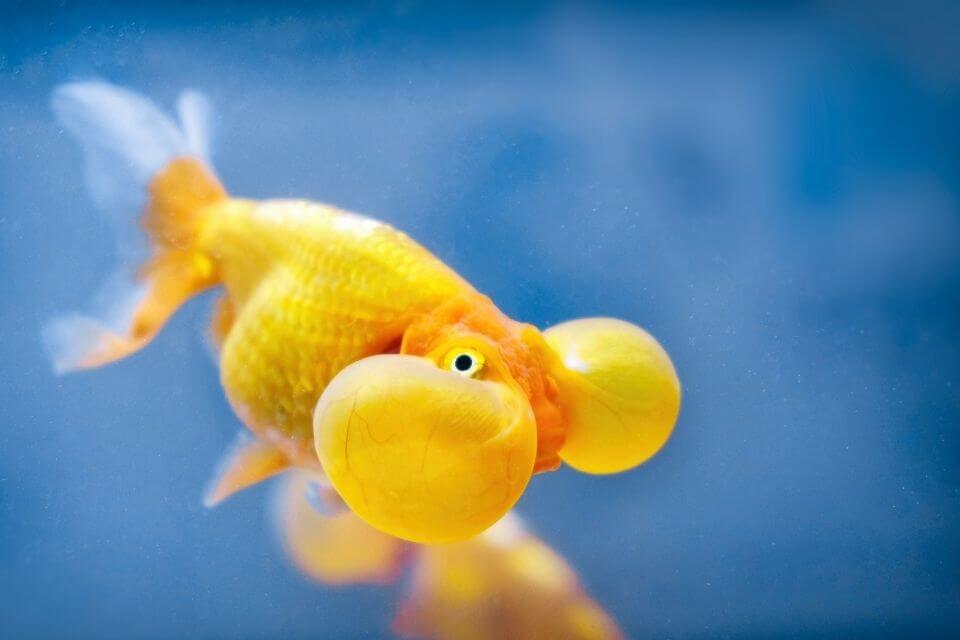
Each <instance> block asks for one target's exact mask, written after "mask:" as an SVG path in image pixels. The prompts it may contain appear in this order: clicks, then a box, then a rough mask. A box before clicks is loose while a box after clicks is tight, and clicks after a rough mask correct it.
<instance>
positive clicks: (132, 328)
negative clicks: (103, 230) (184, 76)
mask: <svg viewBox="0 0 960 640" xmlns="http://www.w3.org/2000/svg"><path fill="white" fill-rule="evenodd" d="M51 104H52V107H53V111H54V114H55V115H56V117H57V120H58V122H59V123H60V124H61V125H62V126H63V128H64V129H65V130H66V131H67V132H69V133H70V134H71V135H72V136H73V137H75V138H76V139H77V140H78V141H79V142H80V144H81V146H82V148H83V153H84V162H85V166H86V182H87V186H88V188H89V190H90V193H91V196H92V197H93V199H94V201H95V202H96V204H97V205H98V207H99V208H100V209H101V210H102V211H103V213H104V214H105V215H106V216H107V217H108V218H109V219H110V220H111V222H113V226H114V228H115V230H116V233H117V253H118V257H119V261H120V266H119V268H118V269H117V270H116V272H115V273H114V275H113V276H112V277H110V278H109V279H108V281H107V284H106V285H105V286H104V287H102V288H101V291H100V293H99V294H98V295H97V296H95V298H94V300H95V302H94V304H93V305H92V306H93V307H94V309H93V311H92V313H91V314H89V315H87V314H69V315H64V316H61V317H57V318H54V319H53V320H52V321H51V322H49V323H48V324H47V325H46V326H45V327H44V329H43V337H44V342H45V344H46V347H47V350H48V352H49V355H50V358H51V360H52V362H53V367H54V369H55V370H56V371H57V372H58V373H63V372H67V371H72V370H75V369H86V368H91V367H97V366H100V365H104V364H107V363H110V362H114V361H116V360H119V359H121V358H123V357H125V356H127V355H130V354H131V353H133V352H135V351H137V350H138V349H140V348H141V347H143V346H144V345H146V344H147V343H148V342H149V341H150V340H151V339H152V338H153V337H154V336H155V335H156V334H157V332H159V330H160V329H161V328H162V327H163V325H164V324H165V323H166V321H167V320H168V319H169V318H170V316H172V315H173V313H174V312H175V311H176V310H177V309H178V308H179V307H180V306H181V305H182V304H183V303H184V302H186V300H187V299H189V298H190V297H192V296H193V295H195V294H197V293H199V292H200V291H202V290H203V289H205V288H207V287H210V286H213V285H214V284H216V282H217V276H216V273H215V265H214V264H213V262H212V260H211V259H210V258H209V257H208V256H206V255H204V254H203V253H202V252H201V251H199V250H198V249H197V248H196V247H195V246H194V245H195V242H194V241H195V238H196V236H197V234H198V232H199V231H200V229H201V228H202V226H203V221H204V219H205V215H206V214H207V213H208V211H209V205H211V204H213V203H215V202H217V201H220V200H223V199H224V198H226V197H227V195H226V192H225V191H224V190H223V187H221V186H220V183H219V182H218V181H217V179H216V178H215V177H214V175H213V174H212V173H211V172H210V171H209V170H208V169H207V166H208V157H209V153H208V149H207V144H208V139H209V135H208V133H207V131H208V127H207V124H206V123H207V120H208V115H209V106H208V103H207V101H206V99H205V98H204V97H203V96H202V95H201V94H199V93H197V92H193V91H187V92H184V93H182V94H181V95H180V98H179V100H178V103H177V113H178V120H179V121H177V120H174V119H173V118H171V117H170V116H169V115H167V114H166V113H164V112H163V111H162V110H160V109H159V108H158V107H157V105H155V104H154V103H153V102H151V101H150V100H149V99H147V98H145V97H143V96H141V95H138V94H136V93H133V92H131V91H128V90H126V89H122V88H120V87H116V86H114V85H110V84H107V83H104V82H73V83H69V84H64V85H61V86H59V87H58V88H57V89H56V90H55V91H54V92H53V96H52V99H51ZM139 212H143V214H144V215H143V218H142V220H141V222H142V224H141V225H137V224H136V223H137V221H138V219H139V218H138V216H137V213H139ZM144 231H146V234H144V233H143V232H144ZM144 240H146V242H144ZM144 245H147V246H146V247H144ZM144 249H145V250H144Z"/></svg>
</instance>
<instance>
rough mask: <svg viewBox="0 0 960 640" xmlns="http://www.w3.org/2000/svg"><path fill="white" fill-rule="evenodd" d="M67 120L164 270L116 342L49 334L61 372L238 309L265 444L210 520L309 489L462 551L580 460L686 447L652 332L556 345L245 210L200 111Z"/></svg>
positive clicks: (340, 242) (147, 109) (599, 324)
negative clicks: (209, 304)
mask: <svg viewBox="0 0 960 640" xmlns="http://www.w3.org/2000/svg"><path fill="white" fill-rule="evenodd" d="M54 108H55V111H56V112H57V113H58V115H59V117H60V120H61V122H62V123H63V125H64V126H65V128H66V129H68V130H69V131H71V132H72V133H74V134H75V135H76V136H77V137H79V138H80V139H81V141H82V142H84V144H85V148H86V150H87V154H88V157H89V158H90V159H91V160H93V161H94V162H92V163H91V166H93V167H103V166H110V165H111V163H112V164H113V165H114V166H116V167H124V168H125V171H126V172H127V173H128V174H130V175H132V176H134V177H135V178H136V180H139V181H140V182H141V183H146V186H147V195H148V197H147V203H146V208H145V213H144V216H143V221H142V227H143V229H144V230H145V231H146V234H147V236H148V238H149V240H150V244H151V248H152V256H151V257H150V259H149V260H148V261H147V262H146V263H145V265H143V266H142V267H141V269H140V270H139V273H138V278H139V280H140V282H141V283H142V291H141V293H140V295H139V296H138V297H137V299H136V300H135V302H134V303H133V304H132V305H130V306H129V307H128V309H129V312H128V313H127V314H126V315H124V316H122V317H120V318H117V319H115V320H114V322H113V327H107V326H104V324H103V323H97V322H95V321H92V320H90V319H88V318H78V317H71V318H68V319H66V320H61V321H59V322H57V323H55V324H54V325H53V327H52V329H51V330H50V331H48V337H49V338H51V339H52V343H53V345H54V347H53V352H54V356H55V359H56V361H57V363H58V366H59V368H60V369H63V370H68V369H75V368H89V367H95V366H99V365H103V364H107V363H109V362H113V361H115V360H118V359H120V358H123V357H125V356H127V355H130V354H131V353H133V352H135V351H136V350H138V349H140V348H141V347H143V346H145V345H146V344H148V343H149V341H150V340H151V339H152V338H153V336H155V335H156V334H157V332H158V331H159V330H160V329H161V328H162V326H163V325H164V323H165V322H166V321H167V320H168V319H169V318H170V317H171V316H172V315H173V314H174V313H175V312H176V310H177V309H178V308H179V307H180V306H181V305H182V304H183V303H184V302H185V301H186V300H188V299H189V298H190V297H192V296H194V295H195V294H197V293H199V292H201V291H203V290H206V289H208V288H211V287H220V288H221V289H222V291H223V296H222V297H221V298H220V299H219V302H218V304H217V308H216V312H215V314H214V319H213V323H212V333H213V335H214V337H215V340H216V341H217V343H218V344H219V346H220V376H221V382H222V385H223V388H224V390H225V392H226V395H227V398H228V400H229V402H230V404H231V406H232V407H233V409H234V411H235V413H236V414H237V416H238V417H239V418H240V420H241V421H242V422H243V423H244V424H245V425H246V426H247V427H248V428H249V430H250V431H252V433H253V434H254V435H255V436H256V439H255V440H254V441H253V442H252V443H251V444H249V445H247V446H244V447H241V448H239V449H238V450H237V451H236V452H235V453H234V454H233V455H232V457H231V458H230V459H229V460H228V461H227V464H226V465H225V466H224V468H223V470H222V472H221V474H220V475H219V477H218V479H217V481H216V483H215V484H214V485H213V488H212V489H211V491H210V493H209V494H208V503H210V504H213V503H216V502H218V501H219V500H222V499H223V498H225V497H226V496H228V495H230V494H231V493H233V492H235V491H237V490H239V489H241V488H243V487H245V486H249V485H251V484H253V483H256V482H258V481H260V480H262V479H264V478H266V477H268V476H270V475H273V474H275V473H278V472H280V471H283V470H285V469H288V468H290V467H303V468H308V469H313V470H315V471H318V470H322V472H323V473H325V475H326V477H327V478H328V479H329V481H330V482H331V483H332V485H333V486H334V487H335V489H336V490H337V492H338V493H339V494H340V495H341V496H342V498H343V499H344V501H345V502H346V503H347V505H349V507H350V508H351V509H352V510H353V511H354V512H356V514H357V515H359V516H360V517H361V518H363V519H364V520H366V521H367V522H368V523H370V524H372V525H374V526H375V527H378V528H380V529H381V530H383V531H386V532H388V533H390V534H393V535H396V536H398V537H401V538H405V539H408V540H413V541H419V542H441V541H452V540H461V539H465V538H469V537H471V536H473V535H475V534H477V533H479V532H480V531H483V530H484V529H486V528H487V527H489V526H490V525H491V524H493V523H494V522H496V521H497V520H498V519H499V518H500V517H502V516H503V515H504V514H505V513H506V512H507V511H509V509H510V508H511V507H512V506H513V505H514V503H515V502H516V501H517V499H519V497H520V495H521V494H522V493H523V491H524V489H525V487H526V485H527V483H528V481H529V480H530V478H531V476H532V475H533V474H534V473H535V472H540V471H547V470H550V469H554V468H556V467H557V466H559V464H560V462H561V460H563V461H566V462H567V463H569V464H570V465H571V466H573V467H575V468H578V469H581V470H583V471H587V472H591V473H610V472H614V471H621V470H624V469H628V468H630V467H633V466H635V465H637V464H639V463H640V462H642V461H644V460H645V459H647V458H649V457H650V456H651V455H653V454H654V453H655V452H656V451H657V450H658V449H659V448H660V447H661V446H662V445H663V443H664V442H665V441H666V439H667V437H668V436H669V434H670V431H671V430H672V428H673V424H674V422H675V420H676V417H677V413H678V411H679V401H680V390H679V383H678V381H677V378H676V374H675V373H674V370H673V367H672V364H671V363H670V360H669V358H668V357H667V355H666V353H665V352H664V351H663V350H662V349H661V348H660V346H659V345H658V344H657V343H656V341H655V340H654V339H653V338H652V337H650V336H649V335H648V334H647V333H645V332H644V331H643V330H641V329H639V328H638V327H636V326H634V325H631V324H629V323H626V322H622V321H615V320H609V319H590V320H579V321H574V322H570V323H565V324H563V325H560V326H558V327H555V328H553V329H549V330H547V331H545V332H540V331H539V330H538V329H536V328H535V327H533V326H531V325H528V324H523V323H519V322H516V321H514V320H512V319H510V318H508V317H507V316H506V315H505V314H503V313H502V312H501V311H500V310H499V309H497V307H496V306H495V305H494V304H493V302H492V301H491V300H489V298H487V297H485V296H483V295H482V294H481V293H479V292H478V291H476V290H475V289H474V288H473V287H472V286H471V285H470V284H469V283H467V282H466V281H465V280H464V279H463V278H461V277H460V276H459V275H457V274H456V273H455V272H454V271H453V270H451V269H450V268H449V267H447V266H446V265H445V264H443V263H442V262H441V261H440V260H439V259H438V258H436V257H435V256H434V255H432V254H431V253H430V252H429V251H427V250H426V249H425V248H423V247H422V246H420V245H419V244H417V243H416V242H415V241H413V240H412V239H410V238H409V237H408V236H406V235H405V234H403V233H402V232H400V231H398V230H396V229H394V228H392V227H390V226H389V225H386V224H383V223H381V222H377V221H375V220H372V219H369V218H366V217H363V216H360V215H356V214H353V213H348V212H345V211H341V210H339V209H336V208H334V207H331V206H326V205H321V204H315V203H311V202H306V201H300V200H268V201H253V200H247V199H241V198H234V197H231V196H229V195H228V194H227V192H226V191H225V190H224V189H223V187H222V186H221V185H220V183H219V182H218V181H217V179H216V178H215V177H214V175H213V174H212V173H211V172H210V170H209V168H208V167H209V165H208V163H207V162H206V157H207V154H206V151H205V149H204V148H203V142H204V141H205V138H206V136H205V134H204V133H203V127H202V120H203V118H202V114H203V112H204V111H205V110H206V107H205V103H204V102H203V100H202V98H200V97H199V96H198V95H196V94H185V96H184V97H182V98H181V102H180V105H179V111H180V120H181V122H180V124H179V126H178V124H177V123H175V122H173V121H172V120H171V119H170V118H169V117H167V116H166V115H165V114H163V113H162V112H160V111H159V110H158V109H157V108H156V107H155V106H154V105H153V104H152V103H150V102H149V101H147V100H146V99H144V98H142V97H140V96H137V95H135V94H132V93H130V92H127V91H125V90H122V89H119V88H116V87H113V86H110V85H106V84H102V83H76V84H70V85H65V86H63V87H61V88H60V89H59V90H58V91H57V92H56V94H55V96H54ZM104 158H106V160H104ZM98 184H99V185H101V190H104V191H106V192H110V193H114V192H116V191H118V189H117V188H115V187H113V186H112V185H111V188H109V189H103V188H102V180H101V182H97V181H96V180H92V186H93V187H94V188H95V195H96V187H97V185H98Z"/></svg>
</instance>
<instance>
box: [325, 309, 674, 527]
mask: <svg viewBox="0 0 960 640" xmlns="http://www.w3.org/2000/svg"><path fill="white" fill-rule="evenodd" d="M653 346H656V342H655V341H653V339H652V338H650V337H649V336H648V335H647V334H646V333H644V332H643V331H642V330H640V329H639V328H637V327H634V326H633V325H629V324H627V323H619V322H618V321H612V320H581V321H574V322H571V323H566V324H564V325H560V326H558V327H554V328H553V329H550V330H548V331H546V332H544V333H543V334H541V333H540V332H539V331H537V330H536V329H535V328H533V327H531V326H529V325H522V324H519V323H516V322H513V321H512V320H510V319H509V318H507V317H506V316H504V315H503V314H502V313H500V312H499V311H498V310H497V309H496V307H494V306H493V304H492V303H491V302H490V301H489V300H488V299H486V298H484V297H482V296H479V295H471V296H465V297H464V298H462V299H457V300H455V301H452V302H451V303H449V304H447V305H444V306H443V307H442V308H440V309H439V310H437V311H435V312H434V313H432V314H429V315H428V316H424V317H422V318H419V319H418V320H417V321H415V322H414V323H413V324H412V325H411V326H410V327H409V328H408V329H407V331H406V332H405V334H404V337H403V342H402V345H401V348H400V353H398V354H383V355H374V356H370V357H368V358H364V359H362V360H359V361H357V362H355V363H353V364H351V365H350V366H348V367H346V368H345V369H343V370H342V371H341V372H340V373H338V374H337V376H336V377H335V378H334V379H333V380H332V381H331V382H330V383H329V385H327V388H326V389H325V390H324V392H323V395H322V396H321V398H320V400H319V402H318V403H317V406H316V409H315V412H314V443H315V445H316V450H317V455H318V457H319V459H320V462H321V464H322V465H323V468H324V471H325V473H326V475H327V476H328V478H329V479H330V481H331V483H332V484H333V486H334V487H335V488H336V490H337V492H338V493H339V494H340V496H341V497H342V498H343V499H344V501H345V502H346V503H347V505H349V506H350V508H351V509H352V510H353V511H354V512H355V513H357V515H359V516H360V517H361V518H363V519H364V520H366V521H367V522H368V523H369V524H371V525H373V526H375V527H377V528H379V529H381V530H382V531H385V532H386V533H389V534H391V535H394V536H396V537H399V538H403V539H406V540H411V541H414V542H421V543H434V542H452V541H456V540H464V539H467V538H470V537H472V536H474V535H476V534H478V533H480V532H481V531H483V530H485V529H486V528H488V527H489V526H490V525H492V524H493V523H495V522H496V521H497V520H499V519H500V518H501V517H502V516H503V515H504V514H506V513H507V512H508V511H509V510H510V508H511V507H512V506H513V505H514V504H515V503H516V501H517V500H518V499H519V498H520V496H521V494H522V493H523V491H524V489H525V488H526V485H527V483H528V482H529V480H530V477H531V476H532V474H533V473H534V472H536V471H545V470H549V469H553V468H556V467H557V466H558V465H559V463H560V460H561V459H563V460H564V461H566V462H568V463H569V464H570V465H571V466H573V467H575V468H577V469H580V470H582V471H587V472H591V473H609V472H613V471H619V470H622V469H626V468H629V467H630V466H633V465H635V464H639V462H642V461H643V460H644V459H646V458H647V457H649V456H650V455H653V453H654V452H655V451H656V449H658V448H659V447H660V446H661V445H662V444H663V442H664V441H665V440H666V437H667V436H668V435H669V431H670V428H671V427H672V425H673V420H674V419H675V418H676V410H677V406H678V402H679V386H678V384H677V382H676V375H675V374H673V369H672V366H670V364H669V359H667V360H666V368H664V363H663V361H662V359H665V358H666V355H665V354H663V352H662V349H660V350H659V351H657V350H658V349H659V346H656V349H654V348H653ZM658 358H661V359H658ZM668 373H669V375H667V374H668ZM669 376H672V381H673V382H672V386H671V384H670V378H669ZM649 384H655V385H656V388H655V389H653V390H650V391H649V393H647V392H646V391H644V389H640V390H638V389H636V388H634V385H641V386H643V385H649ZM671 394H672V395H671ZM671 403H672V406H673V413H672V416H671V415H669V414H670V406H671ZM667 422H669V425H667V424H666V423H667Z"/></svg>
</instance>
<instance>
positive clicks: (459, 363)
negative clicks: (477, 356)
mask: <svg viewBox="0 0 960 640" xmlns="http://www.w3.org/2000/svg"><path fill="white" fill-rule="evenodd" d="M453 366H454V367H456V369H457V371H470V367H472V366H473V358H471V357H470V356H468V355H467V354H465V353H461V354H460V355H458V356H457V359H456V360H454V361H453Z"/></svg>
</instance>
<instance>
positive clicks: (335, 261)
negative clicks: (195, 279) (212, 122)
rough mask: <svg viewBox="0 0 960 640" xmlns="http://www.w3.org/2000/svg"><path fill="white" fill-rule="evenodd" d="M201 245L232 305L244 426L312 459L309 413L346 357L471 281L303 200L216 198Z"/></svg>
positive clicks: (376, 226)
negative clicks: (220, 276) (214, 264)
mask: <svg viewBox="0 0 960 640" xmlns="http://www.w3.org/2000/svg"><path fill="white" fill-rule="evenodd" d="M213 207H214V208H215V209H217V210H215V211H211V212H210V214H209V217H208V218H207V219H208V220H209V221H210V223H209V226H208V228H207V229H205V232H204V234H203V243H204V245H205V248H206V249H207V251H208V253H209V254H210V255H213V256H215V258H216V262H217V268H218V269H219V271H220V273H221V274H222V275H223V283H224V287H225V289H226V292H227V296H228V297H229V298H230V300H231V302H232V303H233V305H234V310H235V317H234V320H233V324H232V326H231V327H230V329H229V330H228V331H227V334H226V338H225V340H224V343H223V348H222V353H221V381H222V384H223V387H224V389H225V391H226V393H227V397H228V398H229V400H230V403H231V404H232V405H233V406H234V408H235V409H236V410H237V413H238V415H240V416H241V417H242V419H243V420H244V422H245V423H246V424H247V427H249V428H250V429H251V430H253V431H254V432H256V433H257V434H259V435H260V436H261V437H264V438H265V439H267V440H268V441H270V442H272V443H273V444H275V445H277V446H278V447H279V448H281V449H282V450H283V451H284V452H285V453H287V454H288V455H289V456H290V457H291V458H292V459H293V460H294V461H296V462H297V463H298V464H307V465H315V464H316V454H315V452H314V449H313V426H312V415H313V409H314V406H315V405H316V402H317V399H318V398H319V397H320V394H321V393H322V392H323V389H324V388H325V387H326V385H327V383H328V382H329V381H330V380H331V379H332V378H333V376H335V375H336V374H337V373H338V372H339V371H340V370H341V369H343V367H345V366H346V365H348V364H350V363H351V362H354V361H356V360H358V359H360V358H362V357H365V356H367V355H371V354H372V353H376V352H378V351H381V350H382V349H383V348H385V347H386V346H388V345H389V343H390V342H391V341H394V340H396V339H397V338H399V336H400V335H401V334H402V330H403V325H404V323H405V321H406V322H409V320H410V319H411V318H412V317H414V316H415V315H417V314H422V313H426V312H429V311H430V310H431V309H433V308H435V307H437V306H439V305H441V304H443V303H444V302H445V301H447V300H449V299H450V298H451V297H453V296H456V295H458V294H460V293H463V292H464V291H469V290H471V289H470V287H469V285H467V284H466V283H465V282H464V281H463V280H462V279H461V278H460V277H459V276H458V275H456V274H455V273H454V272H453V271H452V270H450V269H449V268H448V267H446V266H445V265H444V264H443V263H441V262H440V261H439V260H437V259H436V258H435V257H433V255H432V254H430V253H429V252H428V251H426V250H425V249H424V248H423V247H421V246H420V245H419V244H417V243H416V242H414V241H413V240H411V239H410V238H409V237H408V236H406V235H405V234H403V233H401V232H399V231H396V230H395V229H393V228H391V227H389V226H388V225H385V224H381V223H378V222H375V221H372V220H369V219H367V218H364V217H362V216H358V215H356V214H351V213H347V212H341V211H339V210H337V209H334V208H332V207H328V206H324V205H317V204H311V203H304V202H300V201H289V202H288V201H268V202H263V203H254V202H249V201H238V200H229V201H226V202H223V203H219V204H216V205H213Z"/></svg>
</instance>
